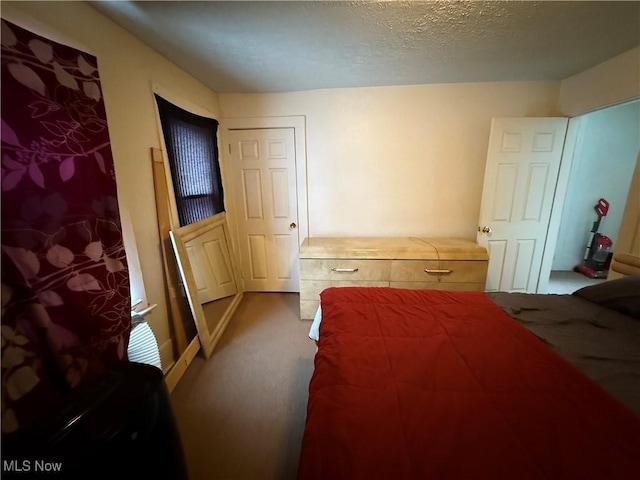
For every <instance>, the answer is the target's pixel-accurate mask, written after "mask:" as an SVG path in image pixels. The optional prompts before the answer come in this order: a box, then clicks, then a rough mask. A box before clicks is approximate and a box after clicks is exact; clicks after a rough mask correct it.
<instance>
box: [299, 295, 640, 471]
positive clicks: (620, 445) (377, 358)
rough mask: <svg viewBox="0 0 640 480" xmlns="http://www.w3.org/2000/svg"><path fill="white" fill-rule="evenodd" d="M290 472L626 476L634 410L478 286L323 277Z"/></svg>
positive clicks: (634, 440)
mask: <svg viewBox="0 0 640 480" xmlns="http://www.w3.org/2000/svg"><path fill="white" fill-rule="evenodd" d="M321 301H322V313H323V319H322V323H321V326H320V340H319V342H318V352H317V354H316V358H315V371H314V374H313V377H312V379H311V383H310V389H309V402H308V410H307V422H306V427H305V432H304V438H303V445H302V453H301V457H300V464H299V475H298V478H299V479H301V480H302V479H332V480H333V479H349V480H355V479H375V478H380V479H401V478H415V479H426V478H434V479H464V478H469V479H471V478H472V479H484V478H486V479H500V478H504V479H512V478H518V479H559V478H576V479H583V478H598V479H604V478H620V479H627V478H635V476H636V475H637V473H638V472H640V419H639V418H638V417H637V416H636V415H635V414H634V413H633V412H632V411H631V410H629V409H628V408H627V407H625V406H624V405H623V404H622V403H620V402H618V401H617V400H615V399H614V398H613V397H612V396H611V395H610V394H609V393H607V392H605V391H604V390H603V389H602V388H600V387H599V386H598V385H597V384H596V383H595V382H593V381H592V380H591V379H589V378H588V377H587V376H585V375H584V374H582V373H581V372H580V371H579V370H578V369H576V368H575V367H574V366H572V365H571V364H569V363H568V362H567V361H565V360H563V359H562V358H561V357H560V356H559V355H557V354H556V353H555V352H553V351H552V350H551V349H549V348H548V347H547V346H546V345H544V344H543V343H542V342H540V341H539V339H538V338H536V336H534V335H533V334H532V333H531V332H529V331H527V330H526V329H525V328H524V327H523V326H522V325H520V324H519V323H517V322H516V321H514V320H513V319H512V318H510V317H509V315H507V313H505V312H504V311H503V310H502V309H501V308H500V307H498V306H497V304H496V303H494V302H493V301H492V300H491V299H489V297H488V296H486V295H484V294H482V293H479V292H445V291H434V290H428V291H416V290H401V289H390V288H359V287H354V288H329V289H327V290H325V291H324V292H323V293H322V294H321Z"/></svg>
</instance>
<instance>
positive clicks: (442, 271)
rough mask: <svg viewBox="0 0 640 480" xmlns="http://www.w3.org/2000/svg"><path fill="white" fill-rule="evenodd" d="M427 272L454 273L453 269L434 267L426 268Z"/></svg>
mask: <svg viewBox="0 0 640 480" xmlns="http://www.w3.org/2000/svg"><path fill="white" fill-rule="evenodd" d="M424 271H425V272H427V273H436V274H445V275H447V274H449V273H453V270H444V269H443V270H439V269H432V268H425V269H424Z"/></svg>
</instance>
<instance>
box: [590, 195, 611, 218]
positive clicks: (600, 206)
mask: <svg viewBox="0 0 640 480" xmlns="http://www.w3.org/2000/svg"><path fill="white" fill-rule="evenodd" d="M593 208H594V209H595V211H596V213H597V214H598V217H606V216H607V212H608V211H609V202H607V201H606V200H605V199H604V198H601V199H600V200H598V203H596V206H595V207H593Z"/></svg>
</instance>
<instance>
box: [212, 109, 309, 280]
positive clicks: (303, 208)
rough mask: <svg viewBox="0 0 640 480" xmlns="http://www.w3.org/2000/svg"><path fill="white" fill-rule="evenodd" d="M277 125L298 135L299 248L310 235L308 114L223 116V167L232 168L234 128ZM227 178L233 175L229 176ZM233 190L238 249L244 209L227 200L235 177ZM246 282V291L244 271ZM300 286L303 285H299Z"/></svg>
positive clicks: (232, 225)
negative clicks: (240, 222) (230, 140)
mask: <svg viewBox="0 0 640 480" xmlns="http://www.w3.org/2000/svg"><path fill="white" fill-rule="evenodd" d="M274 128H292V129H293V138H294V142H295V145H294V152H295V168H296V199H297V205H298V229H297V230H298V250H299V249H300V245H301V244H302V242H303V241H304V239H305V238H306V237H308V236H309V198H308V188H307V186H308V183H309V178H308V176H307V143H306V117H305V116H304V115H294V116H284V117H237V118H221V119H220V133H221V137H222V138H221V144H222V148H221V152H222V155H221V158H222V159H223V164H224V166H223V168H224V170H225V171H227V172H231V171H232V169H231V162H232V158H231V154H230V153H229V131H231V130H259V129H274ZM227 178H230V177H229V176H227ZM227 185H228V186H229V187H231V190H232V192H230V194H229V195H225V206H226V208H227V211H228V215H227V221H228V222H229V227H230V229H231V231H232V235H231V236H232V239H231V241H232V243H233V244H234V251H236V252H239V251H240V250H239V248H238V247H239V230H238V215H240V213H241V209H240V206H239V205H235V204H234V202H233V201H229V202H227V201H226V200H227V199H232V198H236V196H235V193H236V189H237V188H239V185H236V184H235V182H234V181H233V179H231V181H229V182H227ZM240 280H241V282H242V290H243V291H244V278H243V277H242V275H240ZM298 288H299V286H298Z"/></svg>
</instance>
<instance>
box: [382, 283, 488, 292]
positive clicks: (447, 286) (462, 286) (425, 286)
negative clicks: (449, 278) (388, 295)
mask: <svg viewBox="0 0 640 480" xmlns="http://www.w3.org/2000/svg"><path fill="white" fill-rule="evenodd" d="M391 287H392V288H412V289H415V290H456V291H460V290H466V291H475V292H484V282H483V283H466V282H460V283H453V282H391Z"/></svg>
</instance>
